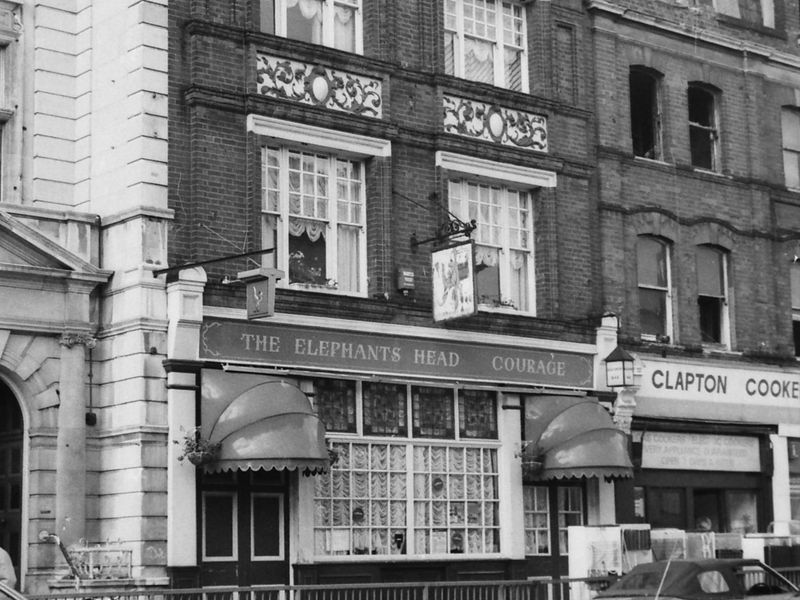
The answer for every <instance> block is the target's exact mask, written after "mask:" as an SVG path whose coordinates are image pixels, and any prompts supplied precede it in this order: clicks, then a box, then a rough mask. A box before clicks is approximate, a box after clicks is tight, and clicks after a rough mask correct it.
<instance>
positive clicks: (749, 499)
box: [725, 490, 759, 535]
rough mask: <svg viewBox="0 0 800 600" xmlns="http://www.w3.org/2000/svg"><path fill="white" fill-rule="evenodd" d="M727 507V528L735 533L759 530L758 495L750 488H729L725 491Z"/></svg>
mask: <svg viewBox="0 0 800 600" xmlns="http://www.w3.org/2000/svg"><path fill="white" fill-rule="evenodd" d="M725 507H726V509H727V517H728V522H727V529H726V531H730V532H733V533H740V534H742V535H744V534H745V533H754V532H756V531H758V530H759V529H758V496H757V494H756V492H753V491H750V490H727V491H726V492H725Z"/></svg>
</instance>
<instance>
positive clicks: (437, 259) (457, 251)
mask: <svg viewBox="0 0 800 600" xmlns="http://www.w3.org/2000/svg"><path fill="white" fill-rule="evenodd" d="M431 260H432V263H433V264H432V270H431V272H432V273H433V320H434V321H436V322H439V321H447V320H450V319H457V318H459V317H466V316H469V315H474V314H475V313H476V312H477V307H478V304H477V302H476V298H475V296H476V294H475V253H474V249H473V243H472V240H467V241H466V242H462V243H459V244H454V245H452V246H448V247H446V248H441V249H439V250H434V251H433V252H432V253H431Z"/></svg>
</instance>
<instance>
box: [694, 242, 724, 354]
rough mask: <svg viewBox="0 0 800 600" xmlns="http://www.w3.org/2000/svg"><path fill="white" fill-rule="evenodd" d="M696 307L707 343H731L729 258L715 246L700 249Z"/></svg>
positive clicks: (701, 331) (702, 335)
mask: <svg viewBox="0 0 800 600" xmlns="http://www.w3.org/2000/svg"><path fill="white" fill-rule="evenodd" d="M696 257H697V304H698V307H699V309H700V336H701V339H702V341H703V342H704V343H715V344H726V345H727V343H728V296H727V290H728V275H727V265H726V262H727V261H726V255H725V253H724V252H722V251H721V250H719V249H717V248H714V247H712V246H698V247H697V253H696Z"/></svg>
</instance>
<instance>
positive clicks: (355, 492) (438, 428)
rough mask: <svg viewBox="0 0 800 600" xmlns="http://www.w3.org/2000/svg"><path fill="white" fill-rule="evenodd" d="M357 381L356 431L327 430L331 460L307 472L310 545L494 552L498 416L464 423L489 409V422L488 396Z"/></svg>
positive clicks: (492, 402)
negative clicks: (310, 480) (484, 422)
mask: <svg viewBox="0 0 800 600" xmlns="http://www.w3.org/2000/svg"><path fill="white" fill-rule="evenodd" d="M355 383H356V400H357V410H356V414H357V415H359V416H360V419H361V422H360V423H358V429H359V431H361V432H362V434H360V435H355V436H352V435H351V436H347V435H344V434H339V435H333V436H331V437H330V442H331V445H332V449H333V451H334V453H335V455H336V460H335V461H334V463H333V465H332V467H331V470H330V472H329V473H326V474H323V475H319V476H317V477H315V478H314V479H315V486H316V487H315V500H314V503H315V512H314V552H315V554H316V555H318V556H340V555H341V556H346V555H359V554H371V555H375V554H379V555H452V554H471V555H481V554H496V553H499V552H500V541H499V539H500V532H499V516H498V512H499V490H498V462H497V460H498V457H497V448H498V445H497V442H496V441H495V442H492V440H493V439H495V440H496V437H497V430H496V425H489V426H486V427H483V428H478V427H477V426H474V425H473V426H468V425H469V424H472V423H474V422H475V420H476V419H477V418H478V416H477V415H480V414H483V415H485V414H487V413H488V412H491V413H493V417H492V419H491V423H494V424H496V422H497V399H496V395H495V394H494V393H486V392H483V391H478V392H476V393H474V394H473V393H469V394H467V395H466V396H465V397H464V399H463V401H462V400H461V398H460V396H461V394H462V392H463V390H455V389H454V388H452V387H446V386H443V387H434V386H415V385H414V386H412V385H406V384H394V383H391V384H390V383H382V382H369V381H368V382H355ZM468 391H469V390H468ZM478 399H480V400H481V402H482V403H483V404H485V405H486V406H482V407H481V408H480V409H478V408H477V407H475V406H474V405H475V403H477V402H478ZM462 411H465V413H464V414H463V418H462ZM456 423H458V424H459V426H458V427H456ZM462 424H463V425H462ZM462 431H464V432H466V433H467V436H463V437H464V439H463V441H462ZM481 433H486V434H492V437H487V438H486V439H484V440H483V441H478V440H477V439H476V438H477V437H478V435H479V434H481ZM365 436H370V437H372V438H380V437H385V436H389V437H390V439H388V440H382V439H365ZM437 438H441V439H442V441H441V442H440V441H438V439H437Z"/></svg>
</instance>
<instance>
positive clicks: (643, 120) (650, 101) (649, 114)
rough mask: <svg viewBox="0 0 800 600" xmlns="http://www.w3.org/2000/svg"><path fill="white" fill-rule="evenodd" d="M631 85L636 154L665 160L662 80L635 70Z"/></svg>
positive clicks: (633, 137) (633, 134) (644, 71)
mask: <svg viewBox="0 0 800 600" xmlns="http://www.w3.org/2000/svg"><path fill="white" fill-rule="evenodd" d="M628 81H629V85H630V103H631V138H632V141H633V154H634V156H641V157H643V158H652V159H654V160H661V158H662V157H661V109H660V106H659V86H660V78H659V77H658V76H656V74H654V73H652V72H650V71H648V70H645V69H642V68H637V67H632V68H631V71H630V75H629V77H628Z"/></svg>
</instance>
